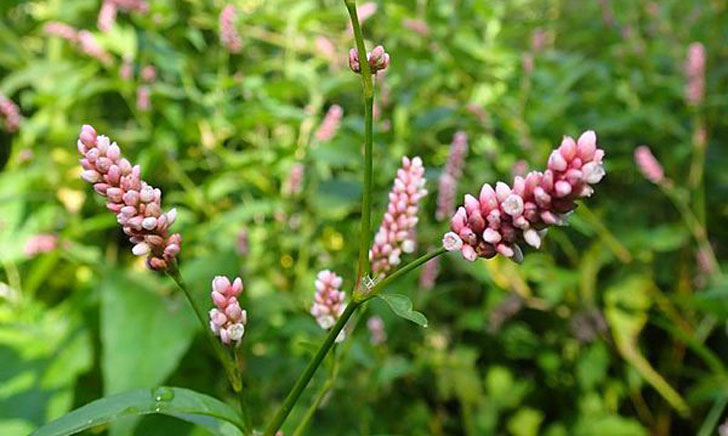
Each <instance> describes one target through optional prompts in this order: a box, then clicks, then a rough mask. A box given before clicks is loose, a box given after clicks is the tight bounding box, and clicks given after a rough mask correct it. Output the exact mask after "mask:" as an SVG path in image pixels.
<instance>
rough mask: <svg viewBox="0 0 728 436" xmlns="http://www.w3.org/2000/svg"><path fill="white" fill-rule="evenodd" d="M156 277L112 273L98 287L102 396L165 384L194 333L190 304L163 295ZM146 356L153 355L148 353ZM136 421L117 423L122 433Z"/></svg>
mask: <svg viewBox="0 0 728 436" xmlns="http://www.w3.org/2000/svg"><path fill="white" fill-rule="evenodd" d="M155 284H157V285H158V282H157V281H155V280H150V278H149V277H145V278H144V279H142V280H137V279H133V278H132V277H130V275H128V274H122V273H119V272H112V273H111V274H109V275H108V277H107V278H106V280H105V281H104V282H103V284H102V287H101V340H102V343H103V348H102V355H101V356H102V362H101V369H102V372H103V378H104V393H105V394H106V395H109V394H115V393H119V392H126V391H128V390H130V389H134V388H142V387H145V386H155V385H160V384H162V383H164V381H165V380H166V378H167V377H168V376H169V375H170V374H171V373H172V372H173V371H174V370H175V368H176V367H177V365H178V364H179V361H180V359H181V358H182V356H183V355H184V353H185V352H186V351H187V348H188V347H189V345H190V342H191V341H192V338H193V336H194V334H195V331H196V328H197V326H198V325H197V324H196V322H195V319H194V317H193V315H192V309H191V308H190V306H189V304H188V303H187V302H186V301H184V299H183V298H182V296H181V295H176V296H172V297H170V296H166V297H165V296H163V295H160V294H159V293H158V292H157V291H155V290H154V285H155ZM150 356H158V357H157V358H150ZM135 425H136V420H133V419H132V420H124V421H123V422H119V423H116V424H115V426H114V427H117V426H118V427H120V428H118V429H117V428H115V429H114V431H112V432H111V434H123V433H126V431H123V430H122V429H121V428H122V427H123V428H125V429H131V428H133V427H134V426H135Z"/></svg>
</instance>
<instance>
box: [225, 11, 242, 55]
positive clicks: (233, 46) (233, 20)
mask: <svg viewBox="0 0 728 436" xmlns="http://www.w3.org/2000/svg"><path fill="white" fill-rule="evenodd" d="M237 20H238V13H237V11H236V10H235V5H233V4H228V5H226V6H225V7H224V8H223V9H222V12H220V41H221V42H222V45H223V47H225V49H227V51H229V52H230V53H239V52H240V51H241V50H242V49H243V40H242V39H241V38H240V34H239V33H238V30H237V28H236V27H235V26H236V24H237Z"/></svg>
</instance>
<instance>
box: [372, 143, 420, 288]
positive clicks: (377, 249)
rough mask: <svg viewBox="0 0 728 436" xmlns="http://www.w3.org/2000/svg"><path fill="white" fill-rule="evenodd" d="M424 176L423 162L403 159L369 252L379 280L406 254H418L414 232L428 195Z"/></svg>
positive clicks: (416, 158) (418, 159)
mask: <svg viewBox="0 0 728 436" xmlns="http://www.w3.org/2000/svg"><path fill="white" fill-rule="evenodd" d="M424 175H425V168H424V167H423V166H422V159H420V158H419V157H414V158H412V159H411V160H410V159H409V158H408V157H406V156H405V157H403V158H402V168H400V169H399V170H397V177H396V178H395V179H394V186H393V187H392V191H391V192H390V193H389V205H388V206H387V212H386V213H385V214H384V219H383V220H382V224H381V225H380V226H379V230H378V231H377V234H376V235H375V236H374V244H373V245H372V248H371V250H370V251H369V260H371V262H372V271H373V272H374V274H375V275H376V276H378V277H383V276H385V275H386V274H387V273H389V271H390V270H391V269H392V268H393V267H395V266H397V265H399V263H400V261H401V260H400V257H401V255H402V253H412V252H413V251H414V250H415V246H416V241H415V240H414V239H413V235H414V233H413V231H414V229H415V227H416V226H417V222H418V221H419V219H418V218H417V212H418V211H419V203H420V200H422V199H423V198H424V197H425V195H427V190H426V189H425V177H424Z"/></svg>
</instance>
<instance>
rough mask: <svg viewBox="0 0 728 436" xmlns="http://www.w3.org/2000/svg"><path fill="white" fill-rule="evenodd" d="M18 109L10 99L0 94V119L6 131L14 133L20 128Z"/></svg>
mask: <svg viewBox="0 0 728 436" xmlns="http://www.w3.org/2000/svg"><path fill="white" fill-rule="evenodd" d="M21 119H22V117H21V116H20V109H19V108H18V105H16V104H15V103H13V101H12V100H10V99H9V98H7V97H5V96H4V95H3V94H0V120H2V125H3V127H4V128H5V130H7V131H8V133H15V132H17V131H18V128H20V121H21Z"/></svg>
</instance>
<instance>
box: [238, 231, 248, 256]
mask: <svg viewBox="0 0 728 436" xmlns="http://www.w3.org/2000/svg"><path fill="white" fill-rule="evenodd" d="M235 248H236V249H237V251H238V254H239V255H241V256H247V254H248V251H249V246H248V232H247V231H245V230H244V229H243V230H240V231H239V232H238V236H237V238H236V244H235Z"/></svg>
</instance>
